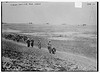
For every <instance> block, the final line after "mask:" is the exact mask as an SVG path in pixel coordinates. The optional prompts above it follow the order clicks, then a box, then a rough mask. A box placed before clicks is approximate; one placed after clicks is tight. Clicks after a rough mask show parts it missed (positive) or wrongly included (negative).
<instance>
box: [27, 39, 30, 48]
mask: <svg viewBox="0 0 100 73" xmlns="http://www.w3.org/2000/svg"><path fill="white" fill-rule="evenodd" d="M26 43H27V47H30V40H29V39H28V40H27V41H26Z"/></svg>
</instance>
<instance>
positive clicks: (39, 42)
mask: <svg viewBox="0 0 100 73" xmlns="http://www.w3.org/2000/svg"><path fill="white" fill-rule="evenodd" d="M38 48H39V49H41V41H40V39H39V40H38Z"/></svg>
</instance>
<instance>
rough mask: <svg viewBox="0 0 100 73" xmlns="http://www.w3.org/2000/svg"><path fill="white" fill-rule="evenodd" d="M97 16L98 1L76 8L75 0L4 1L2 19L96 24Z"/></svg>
mask: <svg viewBox="0 0 100 73" xmlns="http://www.w3.org/2000/svg"><path fill="white" fill-rule="evenodd" d="M96 16H97V4H96V2H92V3H87V2H84V3H82V8H76V7H75V3H74V2H41V3H35V2H27V3H26V2H13V3H11V2H8V3H6V2H3V3H2V20H3V22H5V23H29V22H32V23H34V24H44V23H50V24H55V25H57V24H72V25H73V24H89V25H96V20H97V19H96V18H97V17H96Z"/></svg>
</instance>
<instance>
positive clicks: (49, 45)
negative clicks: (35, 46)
mask: <svg viewBox="0 0 100 73" xmlns="http://www.w3.org/2000/svg"><path fill="white" fill-rule="evenodd" d="M48 50H49V53H51V52H52V45H51V41H49V42H48Z"/></svg>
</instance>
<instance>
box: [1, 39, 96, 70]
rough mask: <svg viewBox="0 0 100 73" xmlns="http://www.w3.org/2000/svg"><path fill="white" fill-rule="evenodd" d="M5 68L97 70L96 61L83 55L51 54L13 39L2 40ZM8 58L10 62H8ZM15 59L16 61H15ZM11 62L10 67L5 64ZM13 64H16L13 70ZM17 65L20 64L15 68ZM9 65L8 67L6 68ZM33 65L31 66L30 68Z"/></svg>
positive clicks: (58, 52)
mask: <svg viewBox="0 0 100 73" xmlns="http://www.w3.org/2000/svg"><path fill="white" fill-rule="evenodd" d="M2 51H3V55H2V60H3V63H4V64H3V70H6V71H15V70H18V71H91V70H93V71H95V70H96V64H95V62H94V61H92V60H90V59H87V58H85V57H82V56H77V55H72V54H69V53H66V52H60V51H57V53H56V55H50V54H49V53H48V51H47V50H45V49H44V48H42V49H41V50H39V49H37V48H27V47H26V46H24V45H21V44H17V43H15V42H13V41H6V40H3V41H2ZM7 59H8V60H9V62H6V61H7ZM13 61H15V63H14V62H13ZM5 62H6V64H8V63H10V64H11V65H10V68H9V67H8V66H7V65H6V64H5ZM12 65H13V66H14V68H13V70H11V69H12ZM16 65H17V66H18V68H17V69H15V67H16ZM6 67H8V68H6ZM30 67H31V68H30Z"/></svg>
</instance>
